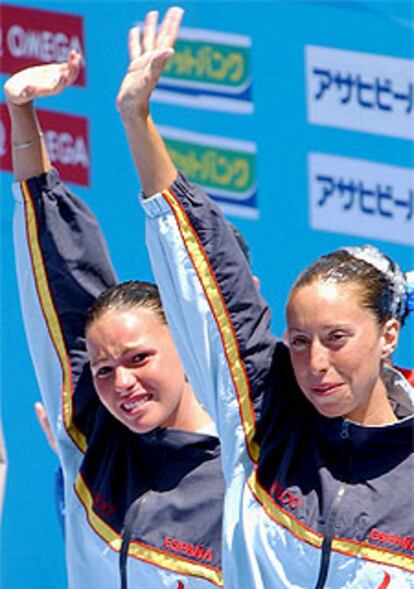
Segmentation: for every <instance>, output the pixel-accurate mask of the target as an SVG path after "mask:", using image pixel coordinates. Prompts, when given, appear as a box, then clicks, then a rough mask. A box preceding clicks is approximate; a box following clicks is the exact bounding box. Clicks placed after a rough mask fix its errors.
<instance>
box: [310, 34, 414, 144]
mask: <svg viewBox="0 0 414 589" xmlns="http://www.w3.org/2000/svg"><path fill="white" fill-rule="evenodd" d="M305 60H306V82H307V109H308V121H309V122H310V123H314V124H317V125H328V126H330V127H339V128H342V129H351V130H354V131H363V132H367V133H375V134H377V135H386V136H391V137H399V138H401V139H414V60H412V59H400V58H397V57H386V56H383V55H375V54H370V53H361V52H358V51H343V50H340V49H331V48H328V47H318V46H313V45H308V46H306V47H305Z"/></svg>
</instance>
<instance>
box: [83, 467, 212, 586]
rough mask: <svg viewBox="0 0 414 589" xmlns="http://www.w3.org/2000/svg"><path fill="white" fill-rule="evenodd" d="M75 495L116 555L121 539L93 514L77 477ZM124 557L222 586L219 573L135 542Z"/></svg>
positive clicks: (87, 491) (87, 492)
mask: <svg viewBox="0 0 414 589" xmlns="http://www.w3.org/2000/svg"><path fill="white" fill-rule="evenodd" d="M75 491H76V494H77V495H78V497H79V499H80V501H81V503H82V505H83V506H84V508H85V511H86V517H87V519H88V522H89V523H90V525H91V527H92V528H93V530H94V531H95V532H96V533H97V534H98V536H100V538H101V539H102V540H103V541H104V542H106V543H107V544H108V545H109V546H110V547H111V548H112V549H113V550H115V551H116V552H119V551H120V550H121V544H122V538H121V535H120V534H119V533H118V532H116V531H115V530H114V529H113V528H112V527H111V526H110V525H108V524H107V523H106V522H105V521H104V520H103V519H102V518H101V517H99V515H97V514H96V512H95V511H94V509H93V503H94V501H93V496H92V493H91V491H90V489H89V488H88V486H87V484H86V483H85V480H84V479H83V477H82V475H81V474H78V476H77V479H76V482H75ZM128 556H131V557H133V558H136V559H137V560H141V561H143V562H146V563H148V564H151V565H154V566H156V567H160V568H163V569H166V570H169V571H172V572H175V573H182V574H184V575H187V576H192V577H198V578H202V579H206V580H207V581H210V582H211V583H213V584H214V585H217V587H222V586H223V577H222V573H221V571H220V570H219V569H216V568H213V567H211V566H208V565H205V564H201V563H197V562H193V561H191V560H189V559H187V558H183V557H177V556H174V555H171V554H170V553H168V552H164V551H163V550H160V549H157V548H153V547H151V546H147V545H145V544H142V543H141V542H137V541H135V542H131V543H130V546H129V549H128Z"/></svg>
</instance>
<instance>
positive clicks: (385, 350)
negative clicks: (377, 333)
mask: <svg viewBox="0 0 414 589" xmlns="http://www.w3.org/2000/svg"><path fill="white" fill-rule="evenodd" d="M399 335H400V322H399V321H398V320H397V319H388V321H386V323H385V324H384V326H383V328H382V335H381V339H382V358H383V359H384V360H385V359H387V358H390V357H391V355H392V353H393V352H394V350H395V348H396V347H397V344H398V337H399Z"/></svg>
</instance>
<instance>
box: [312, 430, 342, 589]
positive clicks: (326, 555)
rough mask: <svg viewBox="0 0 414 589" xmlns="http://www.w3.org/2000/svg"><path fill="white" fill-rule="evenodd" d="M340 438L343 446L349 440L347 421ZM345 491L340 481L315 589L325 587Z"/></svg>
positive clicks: (323, 546)
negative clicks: (336, 522)
mask: <svg viewBox="0 0 414 589" xmlns="http://www.w3.org/2000/svg"><path fill="white" fill-rule="evenodd" d="M341 438H342V439H343V440H344V444H346V440H347V439H348V438H349V421H346V420H344V422H343V424H342V430H341ZM347 467H348V468H347V469H346V471H347V472H349V470H350V468H351V464H350V463H349V464H348V465H347ZM343 478H345V477H343ZM345 490H346V483H345V482H344V481H342V482H341V484H340V485H339V489H338V491H337V493H336V496H335V499H334V501H333V504H332V509H331V513H330V514H329V518H328V525H327V530H326V534H325V537H324V539H323V543H322V556H321V565H320V568H319V576H318V580H317V582H316V585H315V589H323V587H325V582H326V578H327V576H328V571H329V561H330V558H331V546H332V537H333V536H334V532H335V527H334V526H335V520H336V518H337V515H338V511H339V507H340V504H341V501H342V499H343V496H344V495H345Z"/></svg>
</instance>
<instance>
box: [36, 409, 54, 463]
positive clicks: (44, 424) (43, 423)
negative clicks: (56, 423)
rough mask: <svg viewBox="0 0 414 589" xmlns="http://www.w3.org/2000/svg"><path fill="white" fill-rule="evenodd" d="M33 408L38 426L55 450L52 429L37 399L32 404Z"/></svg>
mask: <svg viewBox="0 0 414 589" xmlns="http://www.w3.org/2000/svg"><path fill="white" fill-rule="evenodd" d="M34 409H35V413H36V417H37V420H38V422H39V424H40V427H41V428H42V430H43V433H44V434H45V436H46V438H47V441H48V442H49V446H50V447H51V448H52V450H53V451H54V452H56V450H57V448H56V441H55V438H54V437H53V434H52V430H51V429H50V424H49V420H48V418H47V415H46V411H45V408H44V407H43V405H42V403H39V401H38V402H36V403H35V404H34Z"/></svg>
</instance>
